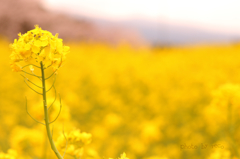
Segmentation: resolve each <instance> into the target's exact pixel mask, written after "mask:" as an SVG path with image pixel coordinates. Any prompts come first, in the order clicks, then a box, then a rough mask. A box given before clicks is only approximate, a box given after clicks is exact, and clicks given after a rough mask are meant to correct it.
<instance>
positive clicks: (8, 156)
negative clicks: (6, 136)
mask: <svg viewBox="0 0 240 159" xmlns="http://www.w3.org/2000/svg"><path fill="white" fill-rule="evenodd" d="M0 158H5V159H16V158H17V152H16V151H15V150H12V149H9V150H8V152H7V153H3V152H0Z"/></svg>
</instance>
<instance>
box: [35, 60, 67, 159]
mask: <svg viewBox="0 0 240 159" xmlns="http://www.w3.org/2000/svg"><path fill="white" fill-rule="evenodd" d="M40 64H41V71H42V89H43V92H42V95H43V107H44V117H45V119H44V120H45V124H46V130H47V136H48V140H49V142H50V145H51V148H52V150H53V151H54V153H55V154H56V156H57V157H58V159H63V157H62V156H61V154H60V153H59V151H58V150H57V148H56V146H55V144H54V142H53V139H52V134H51V130H50V126H49V115H48V107H47V98H46V87H45V75H44V68H43V64H42V62H41V63H40Z"/></svg>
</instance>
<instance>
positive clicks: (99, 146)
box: [0, 39, 240, 159]
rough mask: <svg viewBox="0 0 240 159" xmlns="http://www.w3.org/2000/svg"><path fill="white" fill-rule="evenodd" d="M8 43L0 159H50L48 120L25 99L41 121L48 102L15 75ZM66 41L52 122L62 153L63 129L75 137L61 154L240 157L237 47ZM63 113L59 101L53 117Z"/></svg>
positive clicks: (87, 158)
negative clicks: (107, 43)
mask: <svg viewBox="0 0 240 159" xmlns="http://www.w3.org/2000/svg"><path fill="white" fill-rule="evenodd" d="M10 43H12V42H9V41H7V40H4V39H2V40H0V52H1V58H0V66H1V67H0V74H1V78H0V90H1V91H0V93H1V94H0V158H9V159H14V158H16V159H47V158H49V159H53V158H55V156H54V153H53V152H52V151H51V150H50V145H49V143H48V141H47V134H46V131H45V128H44V126H43V125H41V124H39V123H37V122H35V121H34V120H32V119H31V117H30V116H28V114H27V112H26V103H25V102H26V101H25V97H27V99H28V111H29V113H30V114H31V115H32V116H33V117H34V118H35V119H37V120H39V121H44V114H43V108H42V107H43V106H42V98H40V97H39V96H38V95H37V94H36V93H34V92H33V91H32V90H31V89H29V88H28V87H27V86H26V85H25V83H24V80H23V78H22V77H21V76H20V73H16V72H12V71H11V68H10V64H9V60H10V58H9V56H10V54H11V51H10V49H9V44H10ZM66 45H67V46H69V47H70V53H69V54H67V55H66V60H65V62H64V63H63V67H62V68H61V69H60V71H59V72H58V74H57V80H56V90H57V92H59V93H60V95H61V99H62V100H61V103H62V111H61V114H60V116H59V118H58V119H57V120H56V122H55V123H54V124H53V139H54V141H55V142H56V146H57V147H58V149H59V150H60V152H61V153H62V154H63V153H64V151H65V144H66V141H65V137H64V134H65V135H66V137H67V139H68V140H69V141H71V142H69V143H68V147H67V150H66V155H65V157H64V158H66V159H74V157H73V156H76V157H78V158H82V159H108V158H114V159H117V158H119V159H120V158H121V159H128V158H129V159H180V158H182V159H193V158H194V159H203V158H206V159H222V158H224V159H237V158H238V159H240V154H239V153H240V128H239V122H240V45H238V44H234V45H221V46H220V45H219V46H217V45H216V46H191V47H175V48H164V49H161V48H145V47H143V48H132V47H130V46H128V45H125V44H122V45H119V46H108V45H105V44H86V43H69V44H66ZM36 82H39V81H36ZM51 83H52V80H50V81H49V83H47V85H48V86H51ZM47 95H48V101H49V103H51V102H52V101H53V100H54V92H50V93H48V94H47ZM59 109H60V108H59V99H57V101H56V103H55V104H54V105H53V107H52V109H51V111H50V119H51V120H53V119H54V118H55V117H56V116H57V114H58V112H59ZM51 127H52V125H51ZM63 130H64V132H63ZM124 152H125V153H124Z"/></svg>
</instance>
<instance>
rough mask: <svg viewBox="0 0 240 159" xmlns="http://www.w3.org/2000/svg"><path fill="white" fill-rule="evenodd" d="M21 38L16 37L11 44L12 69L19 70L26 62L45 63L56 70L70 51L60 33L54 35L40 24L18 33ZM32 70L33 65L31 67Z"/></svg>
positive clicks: (45, 65)
mask: <svg viewBox="0 0 240 159" xmlns="http://www.w3.org/2000/svg"><path fill="white" fill-rule="evenodd" d="M18 36H19V39H18V40H17V39H15V40H14V43H13V44H10V48H11V51H12V54H11V55H10V58H11V61H10V65H11V68H12V71H15V72H19V71H21V70H22V68H23V65H24V64H25V65H26V64H33V65H36V64H39V63H40V62H42V63H43V65H44V67H45V68H47V67H48V66H51V67H52V69H53V70H54V71H56V70H57V69H58V68H59V67H60V66H61V64H62V62H63V61H64V60H65V58H66V54H67V53H69V50H70V48H69V46H64V45H63V43H62V39H60V38H58V34H56V35H55V36H53V35H52V33H50V32H49V31H46V30H42V29H41V28H40V27H39V26H38V25H36V26H35V29H33V30H30V31H28V32H27V33H25V34H23V35H22V34H21V33H19V34H18ZM30 70H31V71H32V67H30Z"/></svg>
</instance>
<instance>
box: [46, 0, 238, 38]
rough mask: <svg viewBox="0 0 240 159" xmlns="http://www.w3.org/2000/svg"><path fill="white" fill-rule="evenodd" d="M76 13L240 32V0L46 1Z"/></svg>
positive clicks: (49, 5) (54, 6)
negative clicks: (161, 21)
mask: <svg viewBox="0 0 240 159" xmlns="http://www.w3.org/2000/svg"><path fill="white" fill-rule="evenodd" d="M45 3H46V6H48V7H49V8H52V9H59V10H64V11H65V12H70V13H72V14H79V15H81V14H84V15H88V16H90V17H100V18H106V19H111V20H121V19H125V18H131V17H134V18H141V17H144V18H145V19H151V20H155V21H158V20H167V21H169V22H176V23H183V24H190V25H193V26H201V27H203V28H209V29H212V30H215V29H216V30H217V31H219V30H220V31H224V32H227V33H231V32H236V33H239V34H240V0H45Z"/></svg>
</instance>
